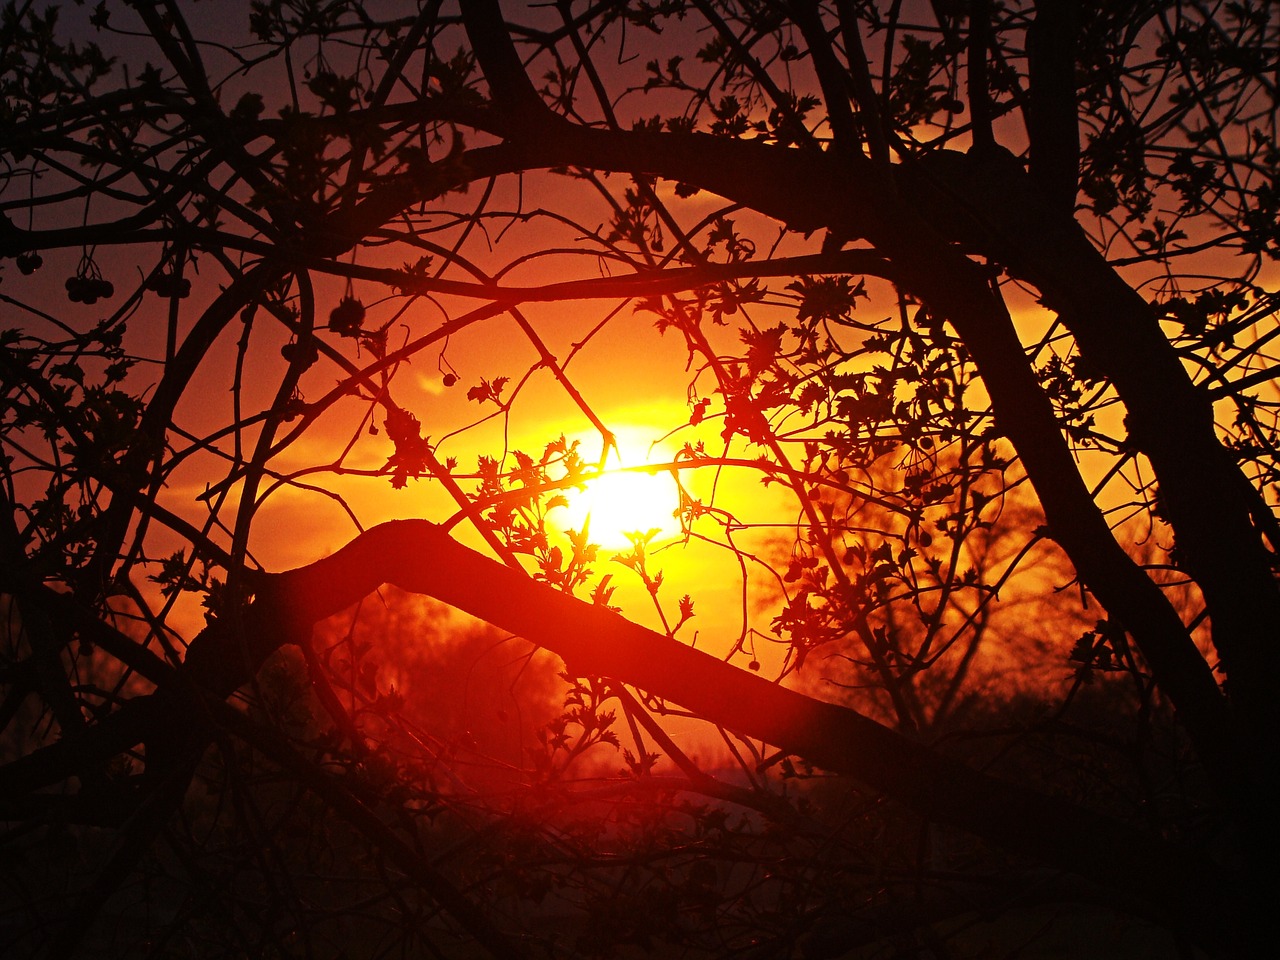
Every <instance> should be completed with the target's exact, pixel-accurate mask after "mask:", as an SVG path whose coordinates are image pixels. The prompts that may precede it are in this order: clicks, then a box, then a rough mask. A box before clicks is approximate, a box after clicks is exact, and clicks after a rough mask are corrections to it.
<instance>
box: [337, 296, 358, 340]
mask: <svg viewBox="0 0 1280 960" xmlns="http://www.w3.org/2000/svg"><path fill="white" fill-rule="evenodd" d="M362 326H364V304H363V303H361V302H360V301H359V300H357V299H356V298H355V297H343V298H342V299H341V300H339V301H338V305H337V306H336V307H334V308H333V310H331V311H330V313H329V329H330V330H332V331H333V332H334V333H336V334H338V336H340V337H355V336H359V334H360V328H361V327H362Z"/></svg>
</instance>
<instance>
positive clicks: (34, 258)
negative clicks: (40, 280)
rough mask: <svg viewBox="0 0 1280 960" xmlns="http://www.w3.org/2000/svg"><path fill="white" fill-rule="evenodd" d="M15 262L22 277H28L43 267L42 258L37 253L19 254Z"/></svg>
mask: <svg viewBox="0 0 1280 960" xmlns="http://www.w3.org/2000/svg"><path fill="white" fill-rule="evenodd" d="M17 261H18V269H19V270H20V271H21V272H22V275H23V276H24V277H27V276H30V275H31V274H33V273H35V272H36V271H37V270H39V269H40V268H41V267H42V266H44V257H42V256H40V254H38V253H20V254H18V256H17Z"/></svg>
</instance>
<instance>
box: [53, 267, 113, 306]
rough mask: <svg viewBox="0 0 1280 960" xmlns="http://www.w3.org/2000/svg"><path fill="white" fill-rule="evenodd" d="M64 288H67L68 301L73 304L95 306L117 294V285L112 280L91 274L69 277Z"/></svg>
mask: <svg viewBox="0 0 1280 960" xmlns="http://www.w3.org/2000/svg"><path fill="white" fill-rule="evenodd" d="M64 286H65V287H66V288H67V299H68V300H70V301H71V302H72V303H87V304H95V303H97V302H98V300H99V299H103V300H105V299H107V298H108V297H110V296H111V295H112V294H114V293H115V292H116V287H115V284H113V283H112V282H111V281H110V280H103V279H102V277H95V276H93V275H91V274H77V275H76V276H74V277H67V282H66V283H65V284H64Z"/></svg>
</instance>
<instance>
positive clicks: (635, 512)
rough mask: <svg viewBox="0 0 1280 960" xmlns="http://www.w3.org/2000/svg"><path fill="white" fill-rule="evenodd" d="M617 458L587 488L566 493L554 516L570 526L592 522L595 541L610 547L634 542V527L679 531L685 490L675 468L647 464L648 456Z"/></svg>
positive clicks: (667, 532)
mask: <svg viewBox="0 0 1280 960" xmlns="http://www.w3.org/2000/svg"><path fill="white" fill-rule="evenodd" d="M614 462H615V465H613V466H610V467H608V468H606V470H605V471H604V473H602V474H601V475H600V476H599V477H597V478H596V479H594V480H590V481H588V482H587V484H586V488H585V489H583V490H573V491H569V492H568V493H567V498H568V500H569V504H568V506H566V507H564V508H562V509H561V510H559V511H557V512H558V513H559V516H558V517H555V522H556V523H557V524H558V525H559V526H560V527H561V528H562V529H565V530H582V529H583V527H586V526H588V524H589V534H590V539H591V542H592V543H597V544H599V545H600V546H601V547H604V548H606V549H610V550H625V549H626V548H627V547H629V546H630V545H631V537H629V536H628V534H631V533H637V532H638V533H641V534H645V533H648V532H649V531H651V530H653V531H657V533H656V534H655V536H656V537H658V538H667V537H673V536H675V535H677V534H678V533H679V532H680V522H679V520H678V519H677V516H676V514H677V512H678V510H679V506H680V491H679V489H678V487H677V486H676V482H675V479H674V478H673V477H672V476H671V473H670V472H669V471H666V470H662V469H648V468H646V467H645V466H644V463H643V461H640V462H638V463H637V462H636V461H634V460H633V461H631V462H632V463H633V464H635V465H633V466H619V465H616V463H617V461H616V460H615V461H614Z"/></svg>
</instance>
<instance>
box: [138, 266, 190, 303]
mask: <svg viewBox="0 0 1280 960" xmlns="http://www.w3.org/2000/svg"><path fill="white" fill-rule="evenodd" d="M147 289H148V290H151V291H152V292H154V293H158V294H160V296H162V297H177V298H178V299H179V300H185V299H186V298H187V297H189V296H191V281H190V280H188V279H187V278H186V277H176V276H174V275H173V274H172V273H169V272H168V271H167V270H166V271H162V272H160V273H157V274H155V275H154V276H153V277H151V279H149V280H148V281H147Z"/></svg>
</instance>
